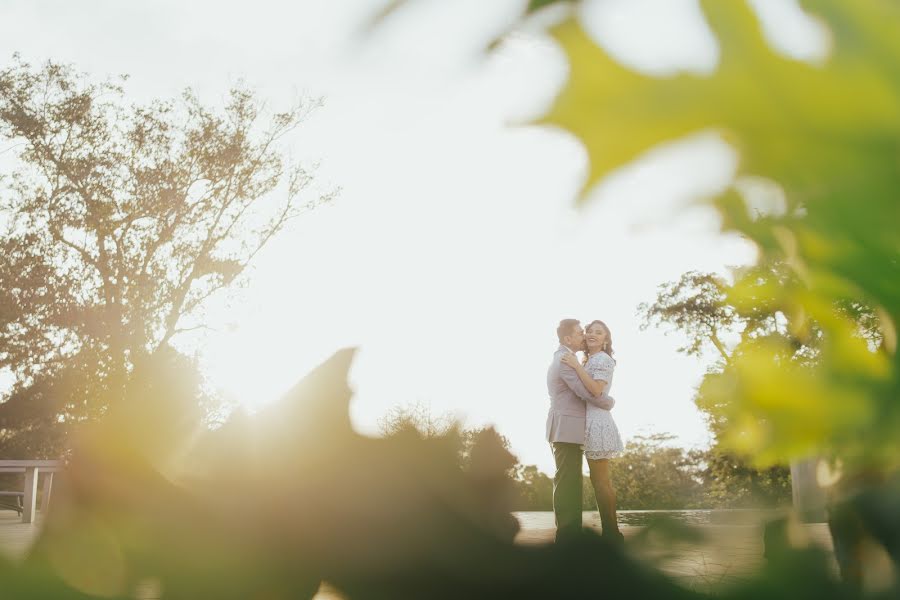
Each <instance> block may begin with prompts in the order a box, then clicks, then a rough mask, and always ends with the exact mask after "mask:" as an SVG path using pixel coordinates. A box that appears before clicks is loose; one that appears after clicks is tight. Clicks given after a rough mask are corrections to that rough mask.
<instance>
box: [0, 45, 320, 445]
mask: <svg viewBox="0 0 900 600" xmlns="http://www.w3.org/2000/svg"><path fill="white" fill-rule="evenodd" d="M310 108H312V105H305V104H301V105H298V106H296V107H294V108H292V109H291V110H289V111H288V112H286V113H282V114H277V115H274V116H272V118H271V120H270V122H269V123H268V124H265V123H263V121H264V118H263V115H262V114H261V104H260V102H259V101H258V100H257V99H256V98H255V97H254V95H253V94H252V93H250V92H249V91H247V90H246V89H241V88H236V89H233V90H231V92H230V94H229V95H228V98H227V101H226V106H225V109H224V111H218V112H217V111H213V110H211V109H209V108H207V107H205V106H203V105H202V104H201V103H200V102H199V100H198V99H197V98H196V97H195V96H194V95H193V94H192V93H190V92H189V91H188V92H185V94H184V95H183V96H182V98H181V99H179V100H178V101H156V102H153V103H151V104H150V105H147V106H136V105H131V104H129V103H128V102H127V101H126V100H125V97H124V90H123V88H122V86H121V85H120V84H119V83H116V82H105V83H93V82H90V81H88V80H87V79H86V78H85V77H84V76H82V75H80V74H78V73H76V72H75V71H73V69H72V68H71V67H68V66H65V65H60V64H56V63H52V62H48V63H47V64H46V65H44V66H43V67H41V68H33V67H31V66H30V65H28V64H26V63H23V62H21V61H19V60H18V59H16V60H15V61H14V63H13V64H12V66H10V67H8V68H5V69H2V70H0V140H3V141H4V142H6V143H7V144H8V145H9V147H10V149H11V150H14V151H15V154H11V155H9V156H8V157H7V158H10V157H12V159H13V164H14V166H15V168H14V170H13V172H12V173H10V174H9V176H8V177H7V178H5V179H3V180H2V182H3V183H4V189H3V190H2V191H0V194H2V195H0V198H2V201H3V205H2V211H3V213H2V214H3V219H2V220H0V224H2V227H3V232H2V238H0V370H6V371H8V372H10V373H12V375H13V376H14V377H15V383H14V385H13V388H12V390H11V392H10V393H9V394H8V395H7V396H6V397H5V398H3V400H4V402H3V403H2V404H0V447H2V448H4V449H5V450H4V452H5V453H6V454H7V455H8V454H9V453H13V454H23V455H27V456H30V457H35V456H48V455H52V454H55V453H57V452H59V451H60V450H61V449H63V448H64V447H65V439H66V437H67V436H69V435H70V434H71V432H72V431H73V430H74V429H77V428H78V427H79V426H80V424H82V423H86V422H91V421H94V420H96V419H97V418H99V417H100V416H101V415H103V414H104V413H105V412H106V410H107V409H108V406H109V405H110V403H111V402H113V401H114V399H115V398H117V397H120V396H121V395H122V390H123V387H124V386H125V385H126V383H127V380H128V378H129V376H130V373H131V372H132V370H133V369H134V366H135V365H136V364H137V363H138V362H140V361H141V360H142V357H144V356H148V355H151V354H152V353H153V352H155V351H156V350H158V349H160V348H165V347H166V346H167V344H168V342H169V341H170V340H171V339H172V338H173V336H176V335H178V334H179V333H181V332H184V331H188V330H192V329H197V328H201V327H203V317H202V314H201V311H202V308H203V305H204V302H205V301H206V300H207V299H208V298H209V297H210V296H212V295H214V294H216V293H217V292H218V291H220V290H222V289H223V288H226V287H228V286H229V285H231V284H232V283H233V282H234V281H235V280H236V278H238V277H239V276H240V274H241V273H242V272H243V271H244V269H245V268H246V267H247V265H248V263H249V262H250V261H251V260H252V259H253V257H254V256H255V255H256V254H257V253H258V252H259V250H260V249H261V248H262V247H263V246H264V245H265V244H266V243H267V242H268V241H269V240H270V239H271V238H272V236H273V235H275V234H276V233H277V232H278V231H279V230H281V229H282V227H284V225H285V224H286V223H287V222H288V220H289V219H291V218H293V217H294V216H296V215H297V214H299V213H300V212H301V211H302V210H303V209H304V208H306V207H307V205H306V204H303V203H301V200H300V193H301V191H302V190H303V188H304V187H305V186H306V185H307V184H308V183H309V181H310V176H309V175H308V174H307V173H306V172H304V171H303V170H302V169H300V168H298V167H293V166H290V165H286V164H285V163H284V161H283V159H282V158H281V156H280V154H279V153H278V151H277V149H276V147H277V146H276V145H277V141H278V139H279V138H281V137H282V136H284V135H285V134H287V133H288V132H290V131H291V130H293V129H294V128H296V127H297V126H298V124H299V123H300V122H301V121H302V119H303V118H304V116H305V115H306V113H307V112H308V111H309V110H310ZM279 185H282V186H283V187H284V188H285V194H284V198H283V200H282V201H281V202H280V203H278V204H276V205H273V207H272V208H271V209H270V210H269V211H268V212H269V213H270V214H268V216H266V211H265V210H262V212H260V211H261V209H262V208H263V204H262V203H261V201H262V199H263V198H264V197H266V196H267V195H270V194H271V193H272V192H273V191H275V190H276V188H277V187H278V186H279Z"/></svg>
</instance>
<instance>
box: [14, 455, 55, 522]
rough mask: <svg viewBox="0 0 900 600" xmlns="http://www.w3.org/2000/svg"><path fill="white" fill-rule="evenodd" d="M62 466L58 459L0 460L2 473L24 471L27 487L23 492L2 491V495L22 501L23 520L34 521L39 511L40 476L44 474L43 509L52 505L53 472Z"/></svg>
mask: <svg viewBox="0 0 900 600" xmlns="http://www.w3.org/2000/svg"><path fill="white" fill-rule="evenodd" d="M61 468H62V463H61V462H60V461H58V460H0V473H24V474H25V489H24V490H22V491H21V492H19V491H13V492H0V496H6V497H12V498H15V499H16V501H17V502H21V507H22V510H21V511H20V512H21V514H22V522H23V523H31V522H33V521H34V516H35V513H36V512H37V490H38V477H40V476H41V475H43V476H44V488H43V492H42V494H41V510H42V511H46V510H47V508H48V507H49V506H50V491H51V490H52V489H53V474H54V473H55V472H57V471H59V470H60V469H61Z"/></svg>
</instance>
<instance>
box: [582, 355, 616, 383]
mask: <svg viewBox="0 0 900 600" xmlns="http://www.w3.org/2000/svg"><path fill="white" fill-rule="evenodd" d="M587 366H588V372H589V373H590V374H591V379H594V380H599V381H605V382H606V383H609V382H610V381H612V374H613V370H614V369H615V368H616V361H614V360H613V359H612V357H611V356H610V355H609V354H607V353H605V352H600V353H598V354H595V355H594V356H592V357H591V359H590V360H589V361H588V365H587Z"/></svg>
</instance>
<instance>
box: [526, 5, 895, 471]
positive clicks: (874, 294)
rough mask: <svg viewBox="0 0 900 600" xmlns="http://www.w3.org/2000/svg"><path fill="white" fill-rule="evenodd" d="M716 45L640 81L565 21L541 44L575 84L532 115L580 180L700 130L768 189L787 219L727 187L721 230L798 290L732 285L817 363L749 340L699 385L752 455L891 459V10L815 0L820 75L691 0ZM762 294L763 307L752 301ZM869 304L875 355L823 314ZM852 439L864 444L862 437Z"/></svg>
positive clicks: (837, 316)
mask: <svg viewBox="0 0 900 600" xmlns="http://www.w3.org/2000/svg"><path fill="white" fill-rule="evenodd" d="M703 10H704V12H705V14H706V16H707V18H708V19H709V22H710V26H711V28H712V30H713V31H714V32H715V33H717V34H718V37H719V42H720V50H721V52H720V55H721V59H720V64H719V67H718V69H717V70H716V72H715V73H714V74H713V75H712V76H708V77H700V76H694V75H687V74H682V75H677V76H674V77H669V78H653V77H649V76H645V75H641V74H639V73H636V72H633V71H631V70H629V69H626V68H625V67H622V66H621V65H619V64H618V63H616V62H615V61H614V60H613V59H612V58H611V57H609V56H608V55H607V54H606V53H605V52H604V51H603V50H601V49H600V48H599V47H598V46H597V45H596V44H595V43H594V42H593V41H592V40H591V39H590V38H589V36H588V35H587V34H586V33H585V32H584V31H583V30H582V29H581V28H580V27H579V26H578V25H577V23H576V22H574V21H569V22H567V23H565V24H564V25H561V26H560V27H558V28H557V29H556V30H555V31H554V35H555V37H556V38H557V40H558V41H559V42H560V44H561V45H562V46H563V49H564V50H565V52H566V54H567V56H568V58H569V62H570V65H571V76H570V78H569V82H568V84H567V85H566V87H565V89H564V90H563V92H562V93H561V94H560V96H559V98H558V100H557V102H556V104H555V105H554V107H553V109H552V110H551V111H550V112H549V114H548V115H547V116H546V117H545V119H544V120H543V122H546V123H550V124H554V125H557V126H561V127H563V128H565V129H568V130H569V131H571V132H573V133H574V134H575V135H576V136H578V138H579V139H580V140H581V141H582V142H583V143H584V145H585V148H586V150H587V152H588V156H589V159H590V165H591V166H590V175H589V177H588V184H589V185H590V184H593V183H595V182H596V181H598V180H599V179H600V178H602V177H603V176H605V175H606V174H608V173H609V172H611V171H612V170H613V169H615V168H617V167H619V166H621V165H623V164H625V163H627V162H629V161H631V160H633V159H634V158H637V157H638V156H639V155H641V154H642V153H643V152H645V151H647V150H649V149H650V148H651V147H653V146H655V145H657V144H659V143H661V142H665V141H669V140H673V139H677V138H679V137H681V136H683V135H685V134H688V133H691V132H694V131H697V130H700V129H714V130H716V131H719V132H720V133H721V134H722V136H723V137H724V138H725V139H726V140H728V141H729V142H731V143H732V144H733V145H734V146H735V148H736V149H737V150H738V152H739V153H740V166H739V170H740V173H741V174H744V175H752V176H757V177H764V178H767V179H770V180H773V181H775V182H777V184H778V185H780V186H781V187H782V188H783V190H784V192H785V197H786V199H787V207H786V210H785V211H784V213H783V214H776V215H756V214H752V212H753V211H751V210H749V209H748V207H747V205H746V203H745V200H744V198H743V197H742V196H741V195H740V194H739V193H738V192H736V191H730V192H729V193H727V194H725V195H724V196H723V197H722V198H720V199H719V200H717V202H716V205H717V206H718V207H719V209H720V210H721V212H722V214H723V216H724V218H725V227H726V228H727V229H732V230H736V231H739V232H741V233H743V234H744V235H746V236H748V237H749V238H750V239H753V240H754V241H756V242H757V243H758V244H759V246H760V249H761V250H762V253H763V256H764V257H766V258H767V259H772V260H784V261H785V262H786V263H787V264H788V265H789V266H790V267H791V269H792V271H793V272H794V274H795V277H794V279H795V280H796V281H795V282H794V283H792V284H790V285H782V284H780V282H778V281H777V280H776V279H775V278H772V277H768V278H766V279H765V280H764V281H763V282H762V286H760V283H761V282H760V281H759V279H758V277H757V276H756V275H753V276H750V277H748V278H745V279H742V280H740V281H738V282H737V283H736V285H735V288H734V290H732V292H731V298H730V301H731V302H732V303H733V304H734V305H735V306H741V307H744V308H745V309H746V308H751V307H752V306H754V305H758V304H759V303H760V302H761V301H762V302H764V303H765V305H766V310H768V311H770V312H775V311H778V312H781V313H782V314H783V315H784V316H785V318H786V320H787V325H788V328H789V329H790V331H791V333H792V334H793V336H795V337H797V338H798V339H800V340H805V339H807V338H808V337H809V336H810V335H811V331H810V326H809V324H810V323H811V322H815V323H817V324H818V326H819V327H820V328H821V335H822V340H821V343H820V351H819V356H818V360H817V361H816V363H815V365H800V364H796V363H792V362H790V361H785V360H784V357H785V356H786V355H790V354H791V352H792V348H791V345H790V344H789V343H786V342H785V341H784V340H781V339H763V340H756V339H752V340H745V341H744V342H743V343H742V344H741V347H739V348H738V349H737V350H736V354H735V360H734V361H733V362H734V364H733V365H730V366H729V369H727V370H726V372H725V377H723V378H722V379H719V380H718V381H717V385H715V386H710V387H709V389H707V390H706V392H705V393H706V394H707V395H709V396H714V395H721V396H722V397H723V398H728V399H729V406H731V407H732V414H731V422H732V424H733V426H732V427H731V428H730V429H729V431H728V435H727V436H726V437H727V441H728V442H729V443H730V444H731V446H732V447H734V448H736V449H738V450H740V451H742V452H751V453H753V454H754V455H755V456H756V457H757V458H758V459H759V460H760V461H761V462H772V461H776V460H778V459H783V458H784V457H786V456H792V455H797V454H804V453H809V452H816V451H826V452H839V453H840V454H841V455H842V456H845V457H847V459H848V460H849V461H851V462H852V461H864V462H872V461H875V462H878V463H883V464H892V463H893V462H895V460H896V457H897V456H898V451H900V448H898V446H897V441H896V440H897V438H896V436H895V435H894V431H895V430H896V428H897V426H898V425H900V408H898V405H897V403H896V398H897V397H898V390H900V388H898V385H900V384H898V381H900V378H898V368H897V366H898V363H897V357H896V352H895V350H896V334H895V323H896V322H897V317H898V316H900V314H898V313H900V287H898V285H897V282H898V281H900V261H898V260H897V256H898V248H900V237H898V236H900V228H898V227H897V226H896V224H897V223H898V222H900V218H898V217H900V213H898V210H900V204H898V203H897V202H896V198H895V190H896V189H897V187H898V183H900V169H898V167H897V162H896V158H895V157H896V155H897V152H898V148H900V108H898V107H900V77H898V75H897V73H898V69H897V64H898V56H900V45H898V41H897V39H898V38H897V36H896V35H895V31H896V27H897V23H898V22H900V8H898V7H897V6H896V5H895V4H893V3H886V2H881V1H878V0H864V1H861V2H854V3H845V2H839V1H836V0H829V1H825V2H818V3H816V4H815V5H814V6H813V7H812V10H813V12H814V13H815V14H818V15H820V16H822V17H824V18H825V22H826V23H827V24H828V25H830V26H831V28H832V33H833V39H834V48H833V52H832V56H831V57H830V58H829V59H828V61H827V62H826V63H825V64H824V65H821V66H820V65H815V66H814V65H810V64H806V63H803V62H800V61H797V60H794V59H791V58H788V57H785V56H782V55H780V54H778V53H777V52H776V51H774V50H772V49H771V48H770V47H769V46H768V44H767V43H766V42H765V40H764V38H763V35H762V33H761V28H760V25H759V23H758V22H757V20H756V19H755V17H754V16H753V14H752V12H751V11H750V9H749V8H748V7H747V6H746V4H745V3H743V2H715V1H710V0H708V1H706V2H703ZM760 291H765V292H766V294H765V298H764V299H761V298H759V295H758V293H759V292H760ZM848 302H849V303H854V302H857V303H861V304H863V305H867V306H874V307H876V308H875V310H876V312H877V313H878V315H879V320H880V322H881V328H882V334H883V337H884V339H885V340H886V343H885V345H884V346H883V350H884V351H883V352H871V351H870V349H869V348H868V347H867V345H866V344H865V343H864V341H861V340H860V338H859V336H857V335H856V332H857V327H856V324H855V322H853V321H852V320H850V319H849V318H848V317H847V316H846V315H845V314H843V313H842V312H841V311H839V310H836V309H835V306H836V305H839V304H841V303H848ZM861 440H865V443H862V442H861Z"/></svg>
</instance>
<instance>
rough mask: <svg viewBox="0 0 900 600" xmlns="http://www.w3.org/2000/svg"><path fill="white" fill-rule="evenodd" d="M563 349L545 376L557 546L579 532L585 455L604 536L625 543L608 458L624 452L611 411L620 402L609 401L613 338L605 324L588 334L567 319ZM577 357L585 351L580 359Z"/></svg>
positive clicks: (558, 331)
mask: <svg viewBox="0 0 900 600" xmlns="http://www.w3.org/2000/svg"><path fill="white" fill-rule="evenodd" d="M556 335H557V337H558V338H559V348H558V349H557V350H556V352H555V353H554V354H553V362H552V363H550V369H549V370H548V371H547V389H548V391H549V392H550V414H549V415H548V416H547V441H548V442H550V446H551V447H552V448H553V458H554V459H555V460H556V474H555V476H554V477H553V512H554V514H555V516H556V541H557V542H559V541H564V540H566V539H570V538H572V537H573V536H577V535H578V534H579V532H580V531H581V489H582V484H581V478H582V474H581V467H582V464H583V462H582V458H581V456H582V453H584V457H585V458H587V462H588V467H589V468H590V475H591V483H592V484H593V487H594V496H595V497H596V499H597V508H598V509H599V511H600V523H601V525H602V527H603V533H602V535H603V537H604V538H606V539H608V540H610V541H612V542H614V543H621V542H622V541H623V537H622V534H621V533H620V532H619V526H618V523H617V522H616V492H615V490H614V489H613V487H612V482H611V481H610V478H609V459H610V458H614V457H616V456H618V455H619V454H620V453H621V452H622V450H623V446H622V438H621V437H620V436H619V430H618V428H617V427H616V423H615V421H613V418H612V414H611V413H610V412H609V411H610V410H611V409H612V407H613V406H614V405H615V403H616V401H615V400H613V399H612V398H611V397H610V396H609V389H610V386H611V385H612V375H613V370H614V369H615V366H616V361H615V360H614V359H613V357H612V355H613V349H612V335H611V334H610V332H609V328H608V327H607V326H606V324H604V323H603V321H592V322H591V323H590V324H588V326H587V330H584V329H582V328H581V323H580V322H579V321H577V320H576V319H563V320H562V321H560V323H559V327H557V329H556ZM576 352H584V354H585V360H584V362H583V363H582V362H581V361H579V360H578V357H577V356H576V354H575V353H576Z"/></svg>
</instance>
